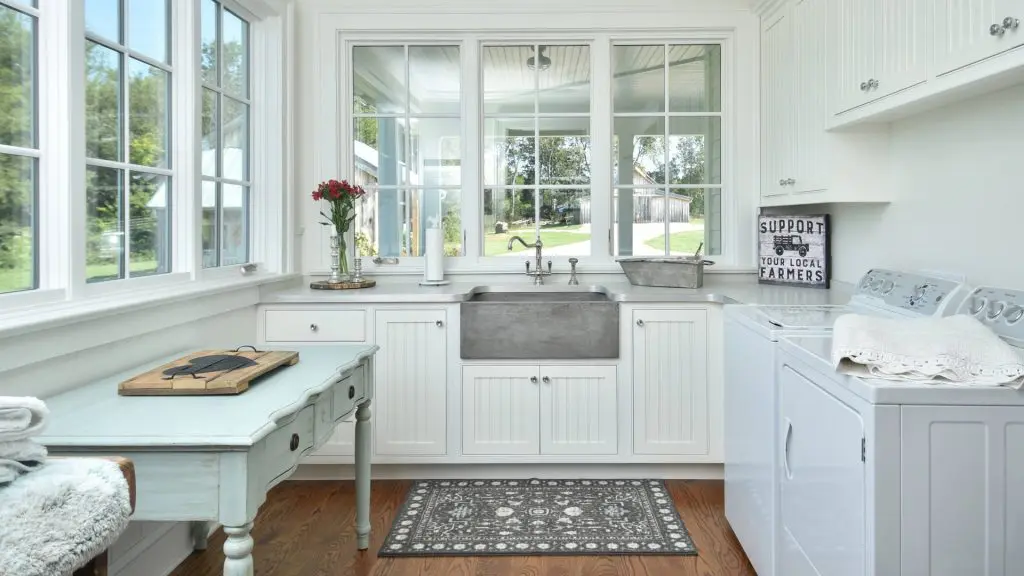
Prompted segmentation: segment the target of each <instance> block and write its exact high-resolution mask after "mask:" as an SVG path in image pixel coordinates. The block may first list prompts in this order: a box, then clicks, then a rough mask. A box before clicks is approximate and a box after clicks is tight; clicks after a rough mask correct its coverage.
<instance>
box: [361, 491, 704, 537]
mask: <svg viewBox="0 0 1024 576" xmlns="http://www.w3.org/2000/svg"><path fill="white" fill-rule="evenodd" d="M505 554H518V555H555V554H559V555H574V556H575V555H589V554H673V555H683V556H693V555H696V554H697V549H696V548H694V546H693V541H692V540H691V539H690V534H689V533H688V532H687V531H686V526H684V525H683V521H682V519H680V517H679V513H678V512H677V511H676V507H675V505H674V504H673V503H672V498H671V497H670V496H669V494H668V491H667V490H666V488H665V483H664V482H663V481H661V480H536V479H530V480H422V481H417V482H414V483H413V485H412V487H411V488H410V489H409V494H408V495H407V496H406V500H405V503H404V504H403V505H402V508H401V510H399V512H398V516H397V517H396V518H395V522H394V524H393V525H392V527H391V532H389V533H388V537H387V538H386V539H385V540H384V544H383V545H382V546H381V547H380V551H379V552H378V555H380V556H435V555H447V556H493V555H505Z"/></svg>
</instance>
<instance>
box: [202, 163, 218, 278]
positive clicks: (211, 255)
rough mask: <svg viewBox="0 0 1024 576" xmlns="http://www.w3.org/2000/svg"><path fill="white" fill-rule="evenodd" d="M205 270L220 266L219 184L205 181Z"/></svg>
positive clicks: (203, 231)
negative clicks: (218, 236)
mask: <svg viewBox="0 0 1024 576" xmlns="http://www.w3.org/2000/svg"><path fill="white" fill-rule="evenodd" d="M202 233H203V268H213V267H214V266H217V264H218V259H217V256H218V253H217V183H216V182H210V181H208V180H203V230H202Z"/></svg>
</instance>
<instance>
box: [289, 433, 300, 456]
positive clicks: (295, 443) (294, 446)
mask: <svg viewBox="0 0 1024 576" xmlns="http://www.w3.org/2000/svg"><path fill="white" fill-rule="evenodd" d="M298 448H299V435H298V434H292V442H291V449H292V452H295V451H296V450H297V449H298Z"/></svg>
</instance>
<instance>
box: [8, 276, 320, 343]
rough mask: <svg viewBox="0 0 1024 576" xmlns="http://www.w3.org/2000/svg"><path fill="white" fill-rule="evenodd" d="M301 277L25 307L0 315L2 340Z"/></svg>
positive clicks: (233, 280) (177, 286)
mask: <svg viewBox="0 0 1024 576" xmlns="http://www.w3.org/2000/svg"><path fill="white" fill-rule="evenodd" d="M300 276H301V275H299V274H275V273H256V274H252V275H250V276H243V277H239V276H235V275H233V276H232V277H230V278H223V279H215V280H203V281H196V282H181V283H171V284H167V285H164V286H160V287H158V288H144V289H135V290H130V291H119V292H117V293H113V294H104V295H97V296H93V297H88V298H83V299H80V300H72V301H68V300H63V301H60V302H53V303H46V304H39V305H35V306H25V307H21V308H18V309H17V310H15V311H12V312H6V313H0V338H9V337H11V336H16V335H21V334H27V333H30V332H36V331H39V330H45V329H49V328H55V327H59V326H63V325H67V324H73V323H77V322H82V321H85V320H91V319H96V318H101V317H104V316H110V315H114V314H124V313H126V312H135V311H139V310H144V309H146V308H153V307H157V306H163V305H166V304H171V303H174V302H180V301H184V300H191V299H193V298H196V297H201V296H208V295H213V294H218V293H222V292H230V291H232V290H239V289H243V288H250V287H254V286H261V285H264V284H270V283H275V282H285V281H289V280H294V279H297V278H299V277H300Z"/></svg>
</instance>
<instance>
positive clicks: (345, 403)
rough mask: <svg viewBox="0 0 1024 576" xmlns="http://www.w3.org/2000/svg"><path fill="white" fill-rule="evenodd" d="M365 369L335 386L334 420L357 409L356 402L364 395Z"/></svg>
mask: <svg viewBox="0 0 1024 576" xmlns="http://www.w3.org/2000/svg"><path fill="white" fill-rule="evenodd" d="M364 382H365V379H364V378H363V369H362V368H357V369H356V370H355V371H354V372H352V374H350V375H348V376H346V377H345V379H344V380H342V381H341V382H339V383H338V384H336V385H335V386H334V407H333V410H334V413H333V418H332V419H333V420H334V421H335V422H337V421H338V419H339V418H341V417H342V416H344V415H345V414H348V413H349V412H351V411H352V409H353V408H355V405H356V401H357V400H359V399H360V398H362V397H363V393H364Z"/></svg>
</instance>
